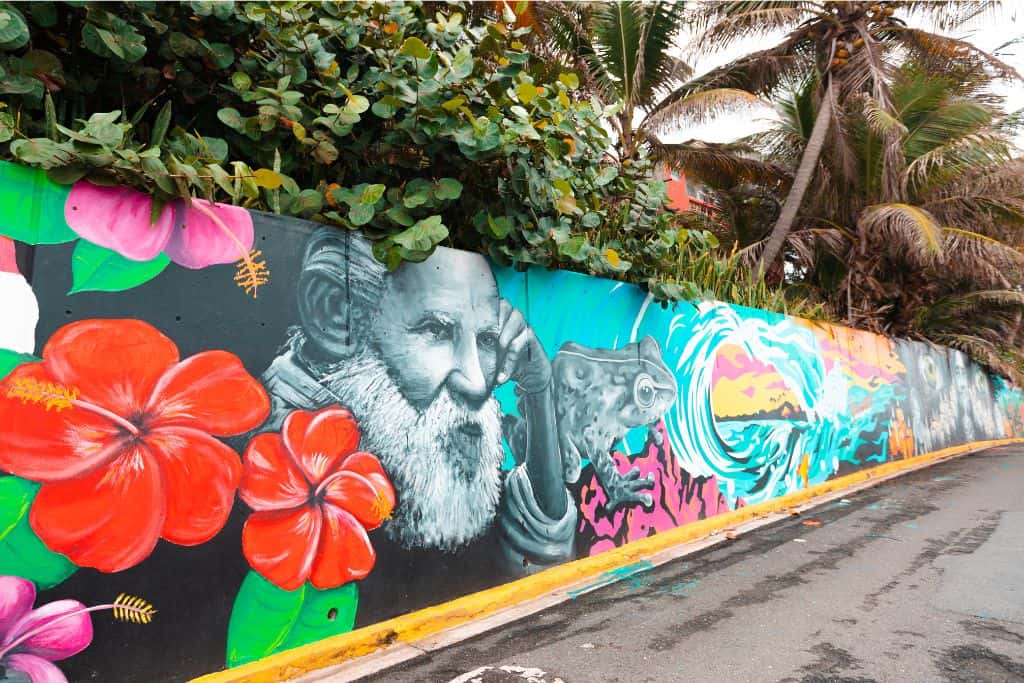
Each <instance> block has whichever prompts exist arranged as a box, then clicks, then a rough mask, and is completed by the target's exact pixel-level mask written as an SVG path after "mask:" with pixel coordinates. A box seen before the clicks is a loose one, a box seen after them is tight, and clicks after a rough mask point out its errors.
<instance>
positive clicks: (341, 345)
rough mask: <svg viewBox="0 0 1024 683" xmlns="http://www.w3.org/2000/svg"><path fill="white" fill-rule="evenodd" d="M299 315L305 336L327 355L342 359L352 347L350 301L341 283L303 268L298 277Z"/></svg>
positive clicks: (352, 349)
mask: <svg viewBox="0 0 1024 683" xmlns="http://www.w3.org/2000/svg"><path fill="white" fill-rule="evenodd" d="M298 289H299V291H298V294H299V318H300V321H301V322H302V329H303V331H304V332H305V333H306V339H308V340H309V341H312V342H313V343H314V344H316V345H317V346H318V347H320V349H321V350H322V351H323V352H325V353H326V354H327V355H328V356H331V357H333V358H344V357H347V356H350V355H352V354H353V353H354V352H355V350H356V341H355V338H354V335H353V334H352V333H351V327H352V325H353V320H354V318H355V311H353V310H352V307H353V305H354V304H353V303H352V302H351V300H350V299H349V298H348V296H347V292H346V291H345V285H344V283H341V282H338V281H336V280H334V279H333V278H331V277H330V276H329V275H328V274H326V273H324V272H322V271H319V270H306V271H304V272H303V273H302V275H301V276H300V277H299V288H298Z"/></svg>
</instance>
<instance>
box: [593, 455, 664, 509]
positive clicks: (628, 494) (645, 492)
mask: <svg viewBox="0 0 1024 683" xmlns="http://www.w3.org/2000/svg"><path fill="white" fill-rule="evenodd" d="M591 462H593V463H594V472H595V473H596V474H597V480H598V481H599V482H601V488H603V489H604V493H605V496H607V497H608V504H607V505H606V507H605V509H606V511H607V512H609V513H611V512H612V511H614V510H615V509H616V508H618V507H620V506H623V505H630V506H633V505H643V506H644V507H650V506H651V505H653V504H654V497H653V496H651V494H650V493H649V491H650V490H651V487H653V486H654V474H653V473H652V474H648V475H647V476H646V477H644V478H643V479H641V478H640V470H639V469H638V468H636V467H634V468H633V469H631V470H630V471H629V472H627V473H626V474H624V475H623V474H619V471H618V470H617V469H616V468H615V461H614V460H613V459H612V456H611V454H609V453H598V454H597V456H596V457H594V458H592V459H591Z"/></svg>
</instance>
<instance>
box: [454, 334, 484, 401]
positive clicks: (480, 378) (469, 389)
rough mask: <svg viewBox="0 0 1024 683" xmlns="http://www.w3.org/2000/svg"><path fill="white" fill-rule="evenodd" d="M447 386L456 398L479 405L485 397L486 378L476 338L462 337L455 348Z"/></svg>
mask: <svg viewBox="0 0 1024 683" xmlns="http://www.w3.org/2000/svg"><path fill="white" fill-rule="evenodd" d="M448 386H449V388H450V389H451V391H452V393H453V394H454V395H455V397H456V398H460V399H462V400H463V401H466V402H467V403H470V404H472V405H479V404H480V403H482V402H483V401H484V399H486V398H487V395H488V393H489V392H488V386H487V378H486V377H484V372H483V369H482V368H481V367H480V354H479V352H478V350H477V346H476V340H475V339H473V338H472V337H470V338H469V339H463V340H462V341H461V342H460V343H459V344H458V346H457V347H456V349H455V367H454V368H453V369H452V373H451V375H449V376H448Z"/></svg>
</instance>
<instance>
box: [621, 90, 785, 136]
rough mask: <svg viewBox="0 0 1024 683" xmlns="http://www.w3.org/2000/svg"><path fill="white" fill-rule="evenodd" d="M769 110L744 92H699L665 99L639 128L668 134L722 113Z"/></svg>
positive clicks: (753, 96) (768, 107)
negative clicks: (681, 126) (684, 125)
mask: <svg viewBox="0 0 1024 683" xmlns="http://www.w3.org/2000/svg"><path fill="white" fill-rule="evenodd" d="M770 108H771V104H770V103H769V102H767V101H765V100H763V99H761V98H760V97H758V96H757V95H754V94H752V93H749V92H747V91H746V90H737V89H735V88H716V89H714V90H701V91H699V92H695V93H691V94H689V95H686V96H684V97H681V98H678V99H672V100H670V99H669V98H665V99H664V100H662V101H661V102H660V103H659V104H658V107H657V112H656V113H652V114H650V115H648V116H647V117H645V118H644V120H643V122H642V123H641V124H640V126H639V127H640V128H644V129H646V130H650V131H653V132H656V133H667V132H671V131H673V130H674V129H677V128H678V127H679V126H680V125H682V124H683V123H688V124H691V125H697V124H700V123H703V122H705V121H709V120H711V119H714V118H715V117H716V116H719V115H721V114H724V113H732V112H736V111H748V110H757V109H766V110H767V109H770Z"/></svg>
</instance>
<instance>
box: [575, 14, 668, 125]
mask: <svg viewBox="0 0 1024 683" xmlns="http://www.w3.org/2000/svg"><path fill="white" fill-rule="evenodd" d="M682 21H683V14H682V5H681V3H654V4H648V3H644V2H638V1H622V2H600V3H594V5H593V6H592V7H591V9H590V17H589V24H588V26H587V28H588V30H589V32H590V44H591V45H592V47H593V51H592V53H591V54H589V55H587V61H588V66H589V68H590V70H591V72H592V73H593V74H594V77H595V79H596V81H597V83H598V84H599V86H600V88H601V91H602V94H603V95H604V96H605V98H606V99H608V100H609V101H612V100H620V101H623V102H625V103H627V104H628V105H633V106H642V105H644V104H645V103H647V102H649V101H650V100H651V99H652V98H653V96H654V94H655V93H656V92H658V91H660V90H663V89H665V88H667V87H669V86H671V85H672V84H673V81H674V80H677V79H678V78H679V77H680V75H681V74H680V73H679V72H680V68H679V60H678V59H675V58H670V55H669V50H670V49H671V47H672V45H673V41H674V40H675V37H676V35H677V34H678V33H679V31H680V29H681V28H682Z"/></svg>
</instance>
